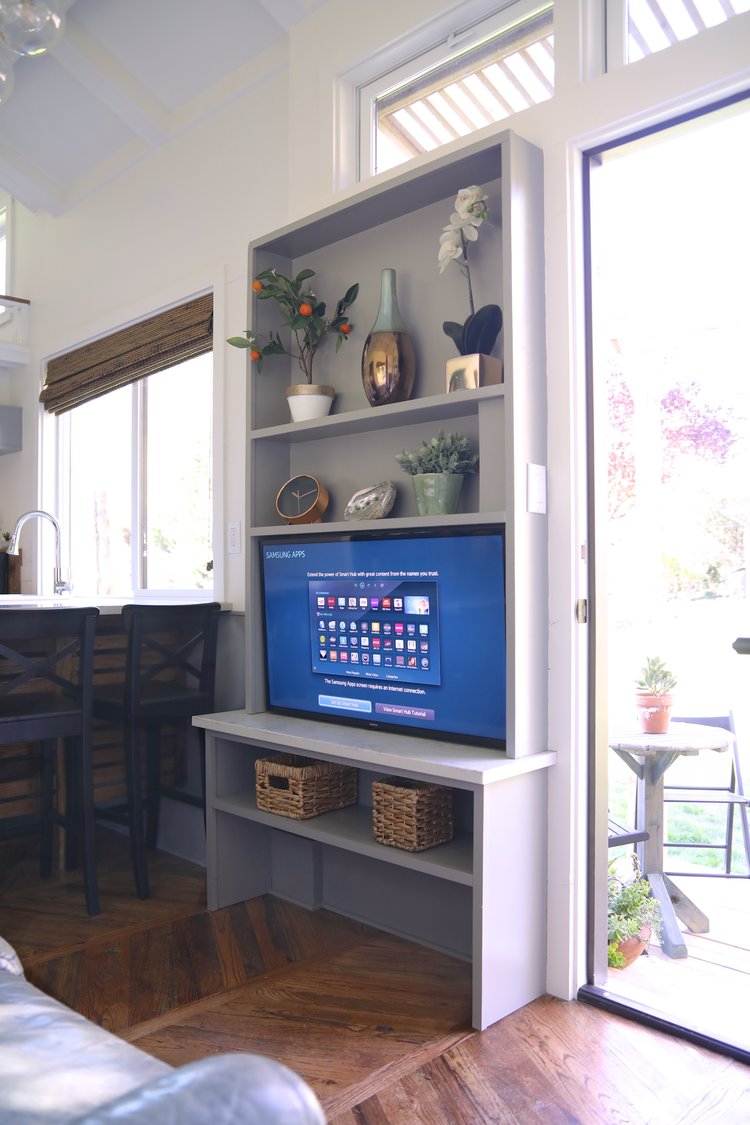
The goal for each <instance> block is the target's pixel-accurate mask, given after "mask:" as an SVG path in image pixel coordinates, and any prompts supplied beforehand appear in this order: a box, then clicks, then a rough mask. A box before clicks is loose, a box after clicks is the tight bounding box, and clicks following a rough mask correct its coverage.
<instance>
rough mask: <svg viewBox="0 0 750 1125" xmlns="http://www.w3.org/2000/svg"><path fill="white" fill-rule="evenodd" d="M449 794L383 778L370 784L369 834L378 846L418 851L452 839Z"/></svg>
mask: <svg viewBox="0 0 750 1125" xmlns="http://www.w3.org/2000/svg"><path fill="white" fill-rule="evenodd" d="M452 797H453V794H452V793H451V791H450V789H446V788H445V786H443V785H430V784H429V783H428V782H426V781H409V780H408V779H407V778H403V777H386V778H384V779H383V780H382V781H373V783H372V834H373V836H374V837H375V839H376V840H377V841H378V843H380V844H388V845H390V846H391V847H394V848H403V849H404V850H405V851H408V852H421V851H424V850H425V848H434V847H435V846H436V845H437V844H445V843H447V841H448V840H452V839H453V802H452Z"/></svg>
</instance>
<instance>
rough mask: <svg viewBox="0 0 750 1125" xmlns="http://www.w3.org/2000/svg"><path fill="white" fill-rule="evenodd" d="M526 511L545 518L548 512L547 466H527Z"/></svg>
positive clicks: (530, 464)
mask: <svg viewBox="0 0 750 1125" xmlns="http://www.w3.org/2000/svg"><path fill="white" fill-rule="evenodd" d="M526 511H527V512H534V513H535V514H537V515H540V516H543V515H544V514H545V513H546V511H547V468H546V466H545V465H534V464H532V463H529V464H527V466H526Z"/></svg>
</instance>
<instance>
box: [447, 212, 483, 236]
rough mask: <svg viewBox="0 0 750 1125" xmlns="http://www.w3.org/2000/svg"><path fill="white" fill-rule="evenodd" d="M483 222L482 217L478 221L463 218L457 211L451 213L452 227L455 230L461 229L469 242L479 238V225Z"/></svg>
mask: <svg viewBox="0 0 750 1125" xmlns="http://www.w3.org/2000/svg"><path fill="white" fill-rule="evenodd" d="M481 222H482V220H481V219H479V220H478V221H476V222H475V221H474V220H473V219H471V220H470V221H467V220H466V219H463V218H462V217H461V216H460V215H459V214H458V212H457V211H454V212H453V214H452V215H451V227H452V228H453V229H454V230H458V231H460V232H461V234H462V235H463V236H464V238H465V239H466V240H467V242H476V240H477V239H478V238H479V235H478V233H477V227H478V226H480V225H481ZM447 229H448V228H447V227H446V230H447Z"/></svg>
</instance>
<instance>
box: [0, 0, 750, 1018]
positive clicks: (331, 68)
mask: <svg viewBox="0 0 750 1125" xmlns="http://www.w3.org/2000/svg"><path fill="white" fill-rule="evenodd" d="M473 7H474V4H473V3H471V4H470V3H463V4H455V3H453V4H447V3H439V2H436V0H410V3H409V4H404V3H403V2H402V0H381V2H380V3H379V4H378V5H373V4H371V3H370V2H369V0H330V2H329V3H328V4H327V5H326V6H325V7H324V8H323V9H322V10H321V11H320V12H318V13H316V14H314V15H313V16H311V17H310V18H309V19H308V20H306V21H305V22H304V23H303V24H300V25H298V26H297V27H295V28H294V29H293V31H292V33H291V36H290V40H289V60H290V69H289V73H288V74H286V73H284V74H277V75H276V76H275V77H272V78H269V79H267V80H266V83H265V85H264V87H263V89H262V90H261V91H260V92H258V91H256V92H255V93H254V94H253V96H252V97H248V98H245V99H243V100H241V101H238V102H237V103H235V104H234V105H232V106H231V107H230V108H229V109H228V110H226V111H225V112H224V113H223V114H221V115H220V116H217V117H215V118H214V119H212V120H211V121H210V122H208V123H206V124H205V125H204V126H203V127H202V128H201V129H199V130H197V131H196V132H195V133H191V134H190V135H189V136H187V137H185V138H183V139H180V140H176V141H175V142H174V143H173V144H172V145H171V146H170V147H169V148H167V149H165V150H164V151H163V152H160V153H158V154H156V155H155V156H154V157H152V158H151V159H150V160H147V161H145V162H144V163H143V164H142V165H141V166H140V167H139V168H137V169H135V170H134V171H132V172H130V173H129V174H128V175H126V176H124V177H123V178H122V179H121V180H119V181H118V182H116V183H114V184H112V185H111V186H110V187H108V188H106V189H104V190H103V191H100V192H99V193H98V194H97V195H95V196H94V197H93V198H91V199H90V200H88V201H87V202H85V203H83V204H81V205H80V206H79V207H77V208H76V209H75V210H74V211H72V212H70V213H69V214H67V215H64V216H63V217H61V218H58V219H50V218H47V217H45V216H38V217H33V216H31V215H23V214H22V215H20V216H19V230H18V238H19V245H18V250H19V253H18V261H19V265H20V269H19V272H18V274H17V278H16V284H15V288H16V291H17V292H18V293H20V294H22V295H28V296H30V297H31V298H32V300H33V301H34V305H33V313H32V314H33V336H34V364H32V367H31V368H30V369H29V371H28V372H26V373H25V374H24V375H23V377H21V376H19V375H14V376H12V377H11V380H10V381H7V380H6V381H5V382H6V384H8V387H7V389H8V394H7V396H6V398H5V401H8V402H12V403H16V404H20V405H23V406H24V407H25V408H26V409H25V428H26V434H25V446H24V452H23V454H13V455H10V456H7V457H4V458H2V459H0V526H7V525H8V524H9V523H11V522H12V521H13V519H14V518H15V517H16V516H17V515H18V514H19V513H20V512H21V511H23V510H25V509H26V508H28V507H32V506H34V505H35V504H36V503H37V500H38V495H37V479H38V469H37V443H36V437H35V429H36V418H37V406H36V400H37V395H38V389H39V371H40V366H39V365H40V361H41V359H42V358H43V357H44V356H46V355H47V354H49V353H52V352H56V351H59V350H62V349H64V348H66V347H68V346H70V345H72V344H75V343H78V342H80V341H82V340H84V339H86V338H88V337H90V336H92V335H96V334H97V333H99V332H102V331H105V330H108V329H111V328H114V327H116V326H117V325H118V324H121V323H123V322H125V321H127V320H128V319H131V318H133V317H136V316H139V315H143V314H146V313H148V312H150V311H152V310H153V309H154V308H157V307H158V306H159V304H161V303H165V302H167V301H169V300H173V299H175V298H177V297H179V296H182V295H187V294H188V293H189V292H192V291H194V290H195V289H198V288H202V287H204V286H207V285H210V284H212V283H213V284H218V286H219V289H218V290H217V299H218V298H219V297H220V298H221V300H220V302H219V304H220V306H222V307H223V316H224V325H223V328H222V327H221V326H220V327H219V330H218V331H217V336H218V338H219V339H221V338H223V337H224V336H226V335H228V334H229V333H230V332H234V331H237V330H238V329H241V328H243V327H244V326H245V293H246V280H247V279H246V276H245V270H246V247H247V243H248V241H249V240H250V239H251V238H253V237H255V236H258V235H261V234H263V233H265V232H268V231H270V230H273V229H274V228H276V227H278V226H281V225H283V224H284V223H286V222H287V221H290V220H291V219H294V218H296V217H298V216H300V215H303V214H306V213H308V212H310V211H313V210H316V209H318V208H319V207H321V206H323V205H326V204H328V203H329V202H330V201H331V197H332V194H334V193H333V187H334V185H338V186H339V187H340V188H342V189H344V192H345V193H347V192H349V191H350V190H351V184H352V178H351V175H350V174H348V173H347V168H349V167H350V164H349V162H350V159H351V156H352V144H351V140H352V133H351V131H347V130H346V129H344V130H338V129H337V126H336V121H337V118H336V114H337V112H338V108H339V106H340V104H341V102H342V100H343V99H345V98H346V95H347V91H348V90H349V89H350V88H351V84H352V82H353V77H352V74H351V70H352V68H353V67H355V66H356V65H359V64H366V63H367V60H368V59H370V58H371V57H372V56H373V54H375V53H376V52H378V51H380V50H381V49H383V50H385V49H386V48H387V47H389V45H392V44H394V43H395V44H396V45H398V40H399V39H400V38H401V37H403V36H405V35H406V34H407V33H408V32H409V30H410V29H411V28H413V27H415V26H420V27H422V28H425V27H427V26H429V25H431V24H432V23H433V21H435V20H436V19H438V18H439V17H440V16H442V15H444V14H445V13H447V12H450V11H452V10H455V12H456V16H457V20H460V17H461V16H465V14H466V13H467V12H468V11H469V10H470V9H472V8H473ZM595 7H596V5H595V3H594V2H593V0H592V2H591V3H589V0H582V2H581V3H574V2H573V0H558V4H557V6H556V8H557V16H556V19H557V21H558V22H557V29H556V48H557V54H558V59H557V68H558V78H559V83H558V90H557V93H556V95H555V98H554V99H553V100H552V101H551V102H548V103H545V104H544V105H541V106H537V107H534V108H533V109H530V110H527V111H526V112H524V113H523V114H518V115H517V116H516V117H515V118H513V119H511V120H510V121H508V122H503V128H505V127H508V126H509V127H511V128H513V129H515V130H516V131H517V132H518V133H520V134H521V135H522V136H524V137H526V138H527V139H528V140H530V141H532V142H534V143H536V144H537V145H539V146H540V147H541V148H542V149H543V151H544V157H545V200H546V219H545V238H546V247H547V296H546V300H547V318H548V332H547V347H548V375H549V392H548V399H549V401H548V414H549V417H550V418H554V419H555V425H554V427H552V428H551V430H550V434H549V503H550V514H549V521H550V557H551V558H552V559H554V560H555V565H554V566H552V567H551V568H550V574H551V590H550V622H551V626H550V701H551V702H550V716H549V720H550V740H549V741H550V747H551V748H552V749H554V750H556V751H557V752H558V756H559V764H558V766H557V767H556V769H555V770H554V771H552V775H551V778H550V782H551V791H550V822H549V824H550V870H549V908H550V918H551V919H553V920H554V921H553V924H552V925H551V927H550V929H551V930H554V933H555V936H556V939H558V940H557V941H556V944H555V945H554V947H552V946H551V948H550V954H549V973H548V989H549V991H550V992H552V993H554V994H556V995H559V996H572V995H574V994H575V989H576V988H577V987H578V985H579V984H581V983H583V980H584V949H585V946H584V930H583V919H584V907H585V897H584V888H585V879H584V876H585V869H586V854H585V831H584V828H585V803H586V786H587V773H586V750H587V742H586V739H587V731H586V725H585V705H586V684H585V676H586V658H585V646H586V629H585V628H582V627H580V626H575V625H574V623H573V621H574V615H573V604H574V600H575V598H576V597H578V596H581V595H585V594H586V592H587V578H588V575H587V573H586V564H585V563H584V562H583V560H582V559H581V547H582V545H583V544H584V543H585V535H586V527H585V502H584V496H585V493H584V485H585V476H584V471H583V470H584V441H585V422H584V413H583V371H584V366H583V358H584V357H583V347H582V303H581V292H582V290H581V269H580V246H581V230H582V224H581V208H580V189H579V175H580V152H581V150H582V149H584V148H585V147H586V146H587V145H590V144H593V143H596V142H599V141H601V140H604V139H607V138H610V137H616V136H619V135H623V134H626V133H627V132H629V131H631V130H632V129H634V128H636V127H640V126H642V125H645V124H649V123H652V122H655V121H658V120H665V119H667V118H669V117H670V116H672V115H673V114H675V113H678V112H681V111H684V110H685V109H688V108H692V107H694V106H696V105H700V104H707V103H709V102H710V101H712V100H714V99H716V98H718V97H720V96H722V95H724V94H727V93H731V92H735V91H737V90H740V89H743V88H749V87H750V15H746V16H738V17H736V18H734V19H733V20H732V21H731V22H730V23H727V24H725V25H723V26H721V27H717V28H714V29H712V30H709V31H707V32H704V33H703V34H702V35H701V36H700V37H698V38H695V39H692V40H689V41H686V42H685V43H681V44H677V45H676V46H675V47H672V48H671V49H670V50H668V51H664V52H661V53H660V54H658V55H655V56H652V57H650V58H647V59H644V60H643V61H642V62H639V63H637V64H635V65H633V66H630V67H626V68H622V69H620V70H617V71H614V72H613V73H612V74H610V75H606V76H602V77H598V78H594V79H592V80H591V81H589V82H587V83H582V82H581V81H580V80H579V75H580V73H581V64H580V58H579V45H580V44H581V43H582V42H583V41H584V40H585V38H586V30H587V29H586V28H585V27H584V26H583V20H584V16H586V15H587V14H588V13H589V12H590V11H592V10H593V9H594V8H595ZM589 73H592V71H590V70H589ZM593 73H596V68H594V70H593ZM259 106H262V109H261V110H260V111H259V109H258V107H259ZM350 119H351V115H350ZM486 132H487V133H488V134H489V133H491V132H492V130H491V129H489V130H487V131H486ZM284 136H286V138H287V148H286V150H284V148H283V146H282V145H279V143H278V139H279V137H284ZM456 186H457V188H458V187H460V186H462V185H456ZM222 278H224V279H225V281H226V284H225V287H224V289H223V292H220V291H221V285H222V282H221V279H222ZM216 362H217V371H218V372H219V373H221V372H222V369H223V375H224V401H223V411H222V415H223V442H222V449H221V453H222V462H223V493H222V494H221V495H220V508H221V512H222V514H223V519H224V521H226V520H230V519H231V520H237V519H241V518H242V511H243V480H244V441H243V438H244V380H245V364H244V357H243V356H242V355H241V354H240V353H239V352H234V351H233V350H232V349H229V348H227V349H224V350H223V352H222V350H221V349H219V350H218V354H217V357H216ZM4 389H6V388H5V387H2V386H0V390H4ZM11 396H12V397H11ZM228 562H229V563H230V564H231V568H230V569H229V570H228V573H227V575H226V584H225V589H224V594H225V596H226V597H228V598H230V599H231V600H232V601H233V602H234V603H235V604H236V605H241V604H243V601H244V594H243V577H242V570H243V566H242V557H241V556H231V557H229V559H228ZM566 934H567V935H568V941H567V942H566V941H565V940H564V938H565V935H566ZM561 935H562V936H563V940H562V941H560V940H559V939H560V936H561Z"/></svg>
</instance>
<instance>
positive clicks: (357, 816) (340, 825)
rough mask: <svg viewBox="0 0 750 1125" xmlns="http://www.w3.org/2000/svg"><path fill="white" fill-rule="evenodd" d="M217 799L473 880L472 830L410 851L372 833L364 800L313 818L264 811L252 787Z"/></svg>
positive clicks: (280, 823) (259, 816) (287, 825)
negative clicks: (249, 789) (382, 841)
mask: <svg viewBox="0 0 750 1125" xmlns="http://www.w3.org/2000/svg"><path fill="white" fill-rule="evenodd" d="M212 805H213V807H214V808H215V809H217V810H219V811H221V812H225V813H231V814H232V815H234V816H239V817H243V818H245V819H246V820H252V821H255V822H257V823H258V824H263V825H265V826H267V827H269V828H276V829H279V830H280V831H281V832H290V833H292V834H293V835H295V836H303V837H304V838H305V839H308V840H315V841H317V842H318V843H321V844H328V845H330V846H331V847H336V848H343V849H344V850H345V851H349V852H354V853H356V854H357V855H364V856H369V857H371V858H372V859H378V860H380V861H381V862H383V863H391V864H395V865H396V866H397V867H408V868H409V869H410V870H412V871H420V872H422V873H423V874H425V875H433V876H435V877H436V878H439V879H446V880H448V881H449V882H452V883H460V884H462V885H463V886H465V887H470V886H472V883H473V878H472V851H473V841H472V836H471V834H470V833H468V832H459V833H457V834H456V835H455V836H454V838H453V839H452V840H451V841H450V842H449V843H447V844H439V845H438V846H437V847H435V848H428V849H427V850H426V851H423V852H408V851H405V850H403V849H400V848H390V847H386V846H385V845H384V844H379V843H377V841H376V840H374V839H373V838H372V818H371V810H370V809H369V808H368V807H367V806H363V805H350V806H349V807H348V808H345V809H337V810H336V811H334V812H329V813H323V814H322V815H320V816H317V817H310V819H308V820H294V819H293V818H292V817H286V816H277V815H275V814H274V813H267V812H263V811H262V810H261V809H259V808H258V806H257V804H256V801H255V794H254V793H251V792H248V793H242V794H235V795H233V796H231V797H215V798H214V799H213V801H212Z"/></svg>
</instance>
